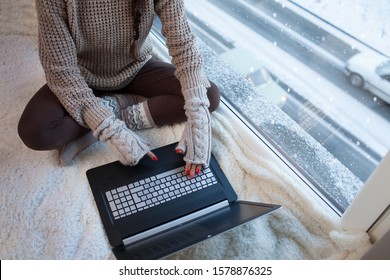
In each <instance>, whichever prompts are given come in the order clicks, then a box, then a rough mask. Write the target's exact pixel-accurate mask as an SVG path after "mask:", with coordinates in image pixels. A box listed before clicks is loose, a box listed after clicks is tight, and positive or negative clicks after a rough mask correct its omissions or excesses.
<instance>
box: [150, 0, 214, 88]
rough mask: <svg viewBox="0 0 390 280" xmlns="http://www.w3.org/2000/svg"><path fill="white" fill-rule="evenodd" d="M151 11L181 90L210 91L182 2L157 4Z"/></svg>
mask: <svg viewBox="0 0 390 280" xmlns="http://www.w3.org/2000/svg"><path fill="white" fill-rule="evenodd" d="M155 9H156V14H157V15H158V16H159V18H160V20H161V23H162V34H163V36H164V37H165V38H166V40H167V46H168V50H169V54H170V55H171V56H172V63H173V64H174V65H175V66H176V72H175V75H176V77H177V78H178V79H179V81H180V83H181V87H182V90H183V91H185V90H187V89H191V88H196V87H199V86H204V87H206V88H208V87H210V83H209V80H208V79H207V77H206V75H205V73H204V71H203V60H202V57H201V56H200V54H199V52H198V50H197V47H196V38H195V36H194V34H193V33H192V31H191V28H190V26H189V24H188V20H187V16H186V14H185V9H184V3H183V0H159V1H158V2H157V5H156V8H155Z"/></svg>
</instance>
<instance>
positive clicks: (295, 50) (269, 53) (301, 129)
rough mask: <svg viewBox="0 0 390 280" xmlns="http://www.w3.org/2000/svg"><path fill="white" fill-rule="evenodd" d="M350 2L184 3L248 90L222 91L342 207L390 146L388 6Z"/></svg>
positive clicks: (257, 0) (207, 0)
mask: <svg viewBox="0 0 390 280" xmlns="http://www.w3.org/2000/svg"><path fill="white" fill-rule="evenodd" d="M349 2H350V3H349ZM349 2H348V1H330V2H329V1H318V0H312V1H303V0H295V1H282V0H279V1H278V0H197V1H191V0H185V4H186V8H187V14H188V18H189V20H190V23H191V25H192V29H193V31H194V32H195V33H196V35H197V36H198V37H199V38H200V39H201V40H202V41H203V42H204V43H205V44H207V46H208V47H210V48H212V49H213V50H214V51H215V53H216V54H218V55H219V56H220V57H221V58H222V59H223V60H224V61H226V62H227V63H228V64H229V65H231V67H232V68H233V69H234V70H235V71H237V72H238V73H240V74H242V76H244V77H245V78H246V79H247V81H248V82H249V83H250V84H251V86H252V87H253V93H252V94H250V95H246V96H240V95H239V94H237V93H235V92H224V93H223V94H224V97H225V98H226V99H227V100H228V101H229V102H230V103H231V106H233V107H235V108H236V110H238V111H240V113H242V115H243V116H244V117H245V119H246V121H247V122H249V123H251V124H252V125H253V126H254V127H256V128H257V129H258V131H259V132H260V134H261V135H262V136H263V137H265V138H266V139H267V141H269V142H270V143H272V144H273V147H274V149H275V151H277V152H278V153H281V154H283V155H284V156H285V158H287V160H288V164H290V165H291V166H292V168H294V169H295V170H298V171H299V172H300V173H302V174H304V177H305V180H307V181H308V182H310V184H311V185H314V186H315V187H316V188H317V189H318V190H319V192H320V193H321V194H322V195H323V196H325V197H326V198H327V199H329V200H330V201H331V202H332V203H333V204H334V205H335V207H336V208H337V209H338V211H340V212H341V213H342V212H344V211H345V209H346V208H347V207H348V205H349V204H350V202H351V201H352V200H353V198H354V197H355V195H356V193H357V192H358V191H359V189H360V188H361V186H362V185H363V184H364V182H365V181H366V180H367V178H368V177H369V176H370V174H371V173H372V172H373V170H374V169H375V168H376V166H377V165H378V163H379V162H380V161H381V159H382V158H383V157H384V156H385V154H386V153H387V151H388V150H389V148H390V122H389V121H390V106H389V103H390V98H389V96H390V89H389V83H388V80H386V77H388V74H389V73H388V71H387V70H388V66H386V61H388V59H389V58H388V53H386V52H388V50H389V49H390V48H389V44H390V42H389V36H390V34H388V32H387V31H386V30H390V28H389V27H390V26H389V24H388V23H387V20H386V19H385V18H384V16H382V15H383V14H385V13H383V12H382V11H383V10H386V9H387V10H388V9H390V4H389V3H388V1H380V2H375V5H373V4H372V2H371V1H364V0H359V1H349ZM381 18H382V20H381ZM387 65H388V64H387ZM377 67H379V68H377ZM386 71H387V72H386ZM264 100H266V101H267V102H268V103H269V104H270V105H269V107H267V108H265V107H264ZM270 108H271V109H272V110H273V111H272V112H270Z"/></svg>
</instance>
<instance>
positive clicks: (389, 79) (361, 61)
mask: <svg viewBox="0 0 390 280" xmlns="http://www.w3.org/2000/svg"><path fill="white" fill-rule="evenodd" d="M346 72H347V75H348V76H349V81H350V82H351V84H352V85H354V86H356V87H359V88H363V89H366V90H369V91H371V92H372V93H373V94H375V95H376V96H378V97H379V98H381V99H382V100H384V101H385V102H387V103H389V104H390V59H389V58H388V57H385V56H383V55H380V54H377V53H374V52H373V53H368V52H360V53H358V54H356V55H354V56H353V57H351V58H350V59H349V60H348V61H347V63H346Z"/></svg>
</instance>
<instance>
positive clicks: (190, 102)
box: [177, 86, 211, 167]
mask: <svg viewBox="0 0 390 280" xmlns="http://www.w3.org/2000/svg"><path fill="white" fill-rule="evenodd" d="M183 95H184V99H185V105H184V109H185V112H186V116H187V123H186V124H185V128H184V132H183V135H182V137H181V139H180V141H179V144H178V145H177V149H180V150H182V151H183V152H184V153H185V156H184V160H185V161H186V162H188V163H193V164H202V165H203V166H204V167H207V166H208V165H209V163H210V154H211V121H210V112H209V109H208V107H209V106H210V102H209V100H208V98H207V91H206V88H205V87H203V86H200V87H195V88H191V89H188V90H184V91H183Z"/></svg>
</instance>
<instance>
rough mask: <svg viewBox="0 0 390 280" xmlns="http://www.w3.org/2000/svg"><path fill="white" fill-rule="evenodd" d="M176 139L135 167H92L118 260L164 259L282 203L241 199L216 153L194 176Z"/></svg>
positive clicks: (99, 203) (97, 196)
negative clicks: (187, 172)
mask: <svg viewBox="0 0 390 280" xmlns="http://www.w3.org/2000/svg"><path fill="white" fill-rule="evenodd" d="M176 145H177V144H176V143H173V144H170V145H167V146H164V147H160V148H157V149H155V150H153V152H154V153H155V154H156V156H157V157H158V159H159V160H158V161H152V160H150V159H149V158H148V157H144V158H143V159H141V161H140V162H139V164H138V165H136V166H125V165H122V164H121V163H119V162H118V161H116V162H112V163H109V164H106V165H102V166H98V167H95V168H92V169H90V170H88V171H87V178H88V181H89V184H90V186H91V189H92V193H93V195H94V198H95V201H96V205H97V208H98V210H99V214H100V217H101V219H102V222H103V225H104V228H105V231H106V234H107V237H108V240H109V242H110V244H111V246H112V249H113V253H114V255H115V257H116V258H117V259H160V258H163V257H166V256H168V255H170V254H173V253H175V252H178V251H180V250H182V249H184V248H187V247H189V246H191V245H194V244H196V243H198V242H201V241H203V240H205V239H208V238H210V237H212V236H215V235H216V234H219V233H222V232H224V231H227V230H229V229H232V228H234V227H236V226H238V225H241V224H243V223H245V222H248V221H250V220H252V219H254V218H256V217H259V216H262V215H264V214H267V213H269V212H271V211H274V210H276V209H277V208H279V207H280V205H274V204H264V203H254V202H248V201H238V200H237V195H236V193H235V191H234V190H233V188H232V186H231V185H230V183H229V182H228V180H227V178H226V176H225V175H224V173H223V171H222V170H221V168H220V166H219V164H218V163H217V161H216V159H215V157H214V156H213V155H212V157H211V161H210V166H209V167H208V168H207V169H204V170H202V172H201V174H199V175H197V176H195V177H193V178H189V177H188V176H186V175H185V172H184V165H185V163H184V161H183V156H182V155H180V154H176V153H175V147H176Z"/></svg>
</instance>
